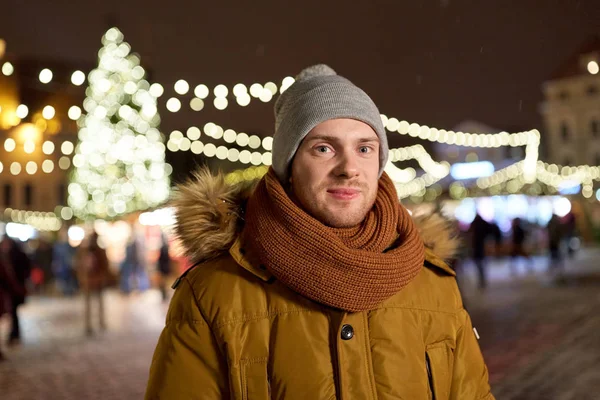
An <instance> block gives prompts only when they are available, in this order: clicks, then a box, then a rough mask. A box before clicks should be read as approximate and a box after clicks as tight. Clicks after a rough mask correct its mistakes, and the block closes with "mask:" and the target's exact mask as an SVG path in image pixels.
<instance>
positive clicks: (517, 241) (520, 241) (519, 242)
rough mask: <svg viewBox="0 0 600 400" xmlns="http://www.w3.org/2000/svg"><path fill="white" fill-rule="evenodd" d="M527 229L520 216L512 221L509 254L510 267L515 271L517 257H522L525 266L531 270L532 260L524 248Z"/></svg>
mask: <svg viewBox="0 0 600 400" xmlns="http://www.w3.org/2000/svg"><path fill="white" fill-rule="evenodd" d="M528 233H529V232H528V231H527V229H526V228H525V227H524V226H523V221H522V220H521V218H515V219H513V221H512V248H511V251H510V256H511V260H512V262H511V268H512V270H513V272H516V268H517V259H519V258H522V259H523V258H524V259H525V261H526V264H527V267H528V268H529V270H530V271H532V270H533V261H532V260H531V258H530V257H529V253H528V252H527V249H526V248H525V244H526V242H527V236H528Z"/></svg>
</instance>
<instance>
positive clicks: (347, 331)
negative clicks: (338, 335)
mask: <svg viewBox="0 0 600 400" xmlns="http://www.w3.org/2000/svg"><path fill="white" fill-rule="evenodd" d="M353 337H354V328H353V327H352V325H344V326H342V339H344V340H350V339H352V338H353Z"/></svg>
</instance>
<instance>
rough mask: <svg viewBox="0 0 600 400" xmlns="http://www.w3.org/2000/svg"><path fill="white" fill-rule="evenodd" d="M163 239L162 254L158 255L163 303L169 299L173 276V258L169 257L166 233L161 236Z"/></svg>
mask: <svg viewBox="0 0 600 400" xmlns="http://www.w3.org/2000/svg"><path fill="white" fill-rule="evenodd" d="M161 238H162V245H161V246H160V253H159V255H158V261H157V267H158V268H157V269H158V273H159V274H160V282H159V285H160V294H161V296H162V299H163V301H166V300H167V298H168V296H167V281H168V279H169V275H170V274H171V257H170V256H169V239H167V236H166V235H165V234H164V233H163V234H162V235H161Z"/></svg>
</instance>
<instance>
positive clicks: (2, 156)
mask: <svg viewBox="0 0 600 400" xmlns="http://www.w3.org/2000/svg"><path fill="white" fill-rule="evenodd" d="M75 71H79V69H78V68H77V67H74V66H71V65H65V64H63V63H56V62H52V61H40V60H23V59H14V58H13V59H10V58H9V59H6V58H5V59H1V60H0V212H2V211H4V214H10V212H11V211H12V210H22V211H30V212H54V211H55V210H56V209H57V207H58V206H65V205H66V204H67V190H68V187H67V185H68V174H69V171H70V169H71V165H72V157H73V154H74V146H75V144H76V140H77V130H78V129H77V123H76V120H77V119H78V118H79V116H80V115H81V112H82V110H81V108H80V107H81V104H82V102H83V97H84V87H85V75H84V73H83V72H79V73H78V74H74V72H75ZM7 210H8V213H7ZM0 216H3V218H2V219H3V220H5V221H6V220H7V219H8V220H9V221H10V220H11V219H12V218H11V217H10V215H2V214H0Z"/></svg>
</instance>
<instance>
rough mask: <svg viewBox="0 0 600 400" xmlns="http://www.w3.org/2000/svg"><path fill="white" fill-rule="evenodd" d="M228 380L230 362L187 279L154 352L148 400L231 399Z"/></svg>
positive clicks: (176, 298)
mask: <svg viewBox="0 0 600 400" xmlns="http://www.w3.org/2000/svg"><path fill="white" fill-rule="evenodd" d="M228 380H229V378H228V372H227V362H226V360H225V359H224V358H223V356H222V355H221V353H220V350H219V347H218V344H217V342H216V340H215V337H214V335H213V333H212V331H211V328H210V326H209V325H208V323H207V322H206V320H205V318H204V316H203V315H202V313H201V312H200V309H199V307H198V304H197V299H196V297H195V294H194V292H193V289H192V287H191V285H190V283H189V282H188V280H187V279H186V278H184V279H182V282H181V284H180V285H179V287H178V288H177V290H176V292H175V295H174V296H173V299H172V301H171V305H170V307H169V312H168V314H167V323H166V326H165V328H164V330H163V332H162V334H161V336H160V338H159V341H158V345H157V346H156V350H155V352H154V357H153V359H152V365H151V367H150V378H149V381H148V387H147V389H146V400H158V399H161V400H162V399H165V400H166V399H168V400H171V399H173V400H180V399H181V400H187V399H215V400H216V399H223V398H228V397H229V389H228V384H227V382H228Z"/></svg>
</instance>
